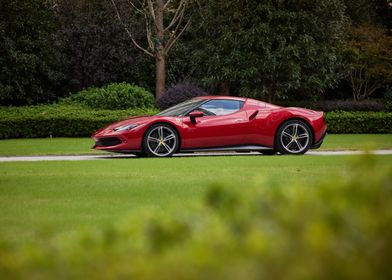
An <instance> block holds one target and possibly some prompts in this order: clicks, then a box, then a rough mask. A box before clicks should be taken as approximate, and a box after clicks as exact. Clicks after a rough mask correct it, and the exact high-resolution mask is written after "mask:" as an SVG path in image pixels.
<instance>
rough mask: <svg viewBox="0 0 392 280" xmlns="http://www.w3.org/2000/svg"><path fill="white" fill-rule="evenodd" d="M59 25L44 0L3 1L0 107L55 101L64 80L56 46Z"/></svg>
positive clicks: (0, 29)
mask: <svg viewBox="0 0 392 280" xmlns="http://www.w3.org/2000/svg"><path fill="white" fill-rule="evenodd" d="M56 28H57V23H56V21H55V19H54V15H53V12H52V11H51V10H50V8H49V7H48V6H47V5H46V4H45V3H44V1H41V0H24V1H20V0H9V1H0V52H1V54H0V67H1V69H0V104H1V105H25V104H34V103H38V102H46V101H48V100H53V99H55V97H56V96H55V94H54V93H53V89H54V87H55V86H56V85H57V82H58V81H59V80H60V78H61V77H62V73H61V71H60V69H58V61H57V60H56V56H55V48H54V46H53V39H52V38H53V34H54V32H55V31H56Z"/></svg>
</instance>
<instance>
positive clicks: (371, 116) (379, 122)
mask: <svg viewBox="0 0 392 280" xmlns="http://www.w3.org/2000/svg"><path fill="white" fill-rule="evenodd" d="M326 122H327V124H328V132H329V133H392V112H388V113H387V112H344V111H336V112H329V113H327V114H326Z"/></svg>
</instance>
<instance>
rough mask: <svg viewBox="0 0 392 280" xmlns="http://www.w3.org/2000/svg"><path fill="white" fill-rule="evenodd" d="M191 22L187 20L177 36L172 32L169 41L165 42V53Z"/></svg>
mask: <svg viewBox="0 0 392 280" xmlns="http://www.w3.org/2000/svg"><path fill="white" fill-rule="evenodd" d="M190 24H191V21H190V20H189V21H188V22H187V23H186V24H185V26H184V28H183V29H182V30H181V32H180V33H179V34H178V36H175V34H172V36H171V37H170V39H169V41H168V42H167V44H166V46H165V53H166V54H167V53H168V52H169V51H170V49H171V48H172V47H173V45H174V43H175V42H176V41H177V40H178V38H180V36H181V35H182V33H184V31H185V29H187V28H188V26H189V25H190Z"/></svg>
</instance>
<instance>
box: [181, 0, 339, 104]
mask: <svg viewBox="0 0 392 280" xmlns="http://www.w3.org/2000/svg"><path fill="white" fill-rule="evenodd" d="M343 12H344V6H343V3H342V2H341V1H339V0H322V1H317V2H316V1H311V0H305V1H297V0H293V1H272V0H263V1H256V0H253V1H244V2H241V3H239V2H238V1H223V0H218V1H202V3H201V12H200V19H198V20H196V23H198V25H197V26H194V27H193V29H192V31H190V32H191V33H192V32H193V34H192V35H193V37H191V38H189V37H188V39H189V41H188V45H187V46H185V47H186V48H187V49H188V51H186V52H185V53H191V54H193V55H192V58H191V59H189V61H191V62H190V63H192V64H193V69H192V71H193V72H194V73H196V75H199V78H200V79H202V80H203V81H204V83H205V84H207V85H217V84H219V83H226V84H227V83H229V84H230V86H231V88H233V87H234V88H237V89H238V92H236V93H239V94H241V95H246V96H258V97H260V96H264V97H265V96H267V97H268V98H269V100H272V99H274V98H276V97H282V96H284V95H285V94H286V93H288V92H289V91H290V90H294V89H299V90H302V91H306V92H307V93H308V94H309V95H311V94H313V93H320V92H322V91H323V90H324V89H325V88H326V87H330V86H333V85H334V84H335V83H336V82H337V81H338V79H339V77H340V76H339V71H338V70H339V67H340V64H339V62H340V60H339V45H340V43H341V35H342V28H343V22H344V14H343Z"/></svg>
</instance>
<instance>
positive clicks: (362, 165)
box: [0, 155, 392, 280]
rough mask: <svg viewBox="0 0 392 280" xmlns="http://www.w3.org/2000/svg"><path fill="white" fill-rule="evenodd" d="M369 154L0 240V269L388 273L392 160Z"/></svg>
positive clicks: (100, 274) (69, 273)
mask: <svg viewBox="0 0 392 280" xmlns="http://www.w3.org/2000/svg"><path fill="white" fill-rule="evenodd" d="M374 162H375V158H373V157H371V156H369V155H366V156H364V158H361V161H360V162H359V163H355V164H353V165H352V166H351V167H350V169H348V170H345V172H342V173H340V174H334V175H335V176H333V177H331V176H328V177H326V178H325V180H322V179H319V181H316V182H313V183H312V182H309V181H307V182H306V183H305V182H302V183H298V184H294V185H290V186H287V185H277V184H276V183H274V181H273V179H270V180H263V183H258V182H255V181H253V183H250V182H249V181H248V183H247V184H246V182H244V183H245V184H244V186H246V188H243V189H241V190H239V189H238V188H232V186H230V184H223V183H217V184H215V185H213V186H210V187H209V188H208V190H207V192H206V195H205V200H204V203H203V205H201V206H200V207H198V208H197V211H191V210H192V209H185V210H184V209H171V210H166V211H164V212H162V211H159V210H156V211H151V212H150V214H149V215H142V216H141V217H132V218H130V219H129V221H128V222H123V223H122V224H121V225H117V226H112V227H107V228H103V229H101V230H97V229H95V230H93V231H91V232H87V233H81V234H80V235H75V236H73V238H68V239H67V237H64V236H63V237H58V238H56V239H55V240H57V241H53V242H45V243H43V244H39V243H29V244H27V245H26V246H23V245H20V244H19V246H15V245H14V246H12V245H11V244H7V243H6V242H2V243H0V246H1V251H0V256H1V257H0V273H1V274H2V275H6V276H7V278H9V279H25V278H29V279H30V278H32V279H35V278H39V279H56V278H60V279H85V278H89V279H107V278H110V279H117V278H129V279H157V278H159V279H228V280H230V279H249V280H251V279H277V280H280V279H391V277H392V271H391V269H390V260H391V258H392V214H391V209H390V205H391V203H392V185H391V178H392V169H391V168H390V166H388V165H387V166H388V167H386V168H385V167H384V168H382V166H380V165H376V164H374ZM331 178H334V179H333V180H331ZM235 189H237V191H235ZM194 210H195V209H194ZM157 276H158V277H157Z"/></svg>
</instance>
